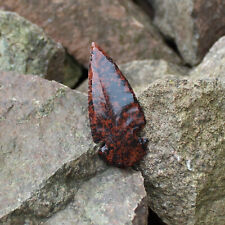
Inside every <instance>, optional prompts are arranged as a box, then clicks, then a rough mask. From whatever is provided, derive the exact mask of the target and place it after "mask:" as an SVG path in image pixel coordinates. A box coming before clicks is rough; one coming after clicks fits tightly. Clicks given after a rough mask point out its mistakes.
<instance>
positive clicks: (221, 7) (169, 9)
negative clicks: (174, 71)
mask: <svg viewBox="0 0 225 225" xmlns="http://www.w3.org/2000/svg"><path fill="white" fill-rule="evenodd" d="M142 1H148V2H150V3H151V4H152V6H153V9H154V24H155V25H156V26H157V27H158V28H159V29H160V31H161V32H162V33H163V34H164V35H165V36H166V37H167V38H169V39H172V40H174V42H175V43H176V45H177V47H178V50H179V52H180V54H181V56H182V57H183V59H184V60H185V61H186V62H187V63H189V64H191V65H195V64H197V63H199V62H200V60H201V59H202V58H203V56H204V55H205V54H206V53H207V52H208V49H209V48H210V47H211V46H212V45H213V44H214V42H215V41H216V40H217V39H218V38H220V37H221V36H223V35H224V34H225V1H223V0H211V1H204V0H185V1H180V0H170V1H168V0H142Z"/></svg>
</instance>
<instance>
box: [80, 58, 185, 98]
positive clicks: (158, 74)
mask: <svg viewBox="0 0 225 225" xmlns="http://www.w3.org/2000/svg"><path fill="white" fill-rule="evenodd" d="M119 68H120V70H121V71H122V72H123V74H124V76H125V77H126V78H127V80H128V81H129V83H130V85H131V87H132V88H133V90H134V92H135V93H136V94H137V95H138V94H140V93H141V92H143V91H144V90H145V89H146V88H147V87H148V85H149V84H151V83H152V82H154V81H156V80H158V79H166V78H174V77H176V78H182V77H183V76H184V75H186V74H188V69H187V68H186V67H181V66H178V65H175V64H172V63H169V62H166V61H164V60H135V61H132V62H129V63H125V64H122V65H120V66H119ZM77 90H78V91H80V92H84V93H87V90H88V81H87V80H85V81H84V82H83V83H82V84H81V85H80V86H79V87H78V88H77Z"/></svg>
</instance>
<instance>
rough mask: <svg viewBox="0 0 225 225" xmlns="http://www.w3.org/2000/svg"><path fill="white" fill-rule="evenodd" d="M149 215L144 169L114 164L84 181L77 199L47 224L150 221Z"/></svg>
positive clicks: (142, 223)
mask: <svg viewBox="0 0 225 225" xmlns="http://www.w3.org/2000/svg"><path fill="white" fill-rule="evenodd" d="M147 217H148V207H147V201H146V192H145V189H144V180H143V177H142V176H141V173H140V172H134V171H132V170H121V169H117V168H110V169H108V170H107V171H105V172H104V173H102V174H98V175H97V176H95V177H94V178H92V179H90V180H89V181H87V182H86V183H84V184H83V185H82V186H81V187H80V189H79V190H78V192H77V193H76V195H75V197H74V200H73V202H71V203H70V204H69V205H68V206H67V207H66V208H65V209H64V210H62V211H60V212H58V213H56V214H55V215H53V216H52V217H51V218H50V219H48V220H47V221H46V222H45V223H43V225H55V224H64V225H72V224H76V225H90V224H92V225H113V224H117V225H124V224H127V225H129V224H130V225H146V224H147V221H148V218H147Z"/></svg>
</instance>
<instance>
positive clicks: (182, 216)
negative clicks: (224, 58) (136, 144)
mask: <svg viewBox="0 0 225 225" xmlns="http://www.w3.org/2000/svg"><path fill="white" fill-rule="evenodd" d="M139 100H140V102H141V104H142V106H143V109H144V112H145V116H146V120H147V124H146V127H145V133H146V135H145V136H147V137H148V139H149V152H148V155H147V156H146V157H145V159H144V161H143V162H142V163H141V165H140V169H141V171H142V173H143V176H144V178H145V187H146V191H147V193H148V202H149V206H150V207H151V208H152V209H153V210H154V211H155V212H156V213H157V214H158V215H159V216H160V218H161V219H162V220H163V221H164V222H165V223H167V224H168V225H181V224H185V225H186V224H187V225H200V224H210V225H224V221H225V210H224V209H225V166H224V161H225V126H224V121H225V113H224V112H225V83H224V80H223V81H222V80H220V81H218V80H216V79H212V80H202V81H191V80H180V81H179V80H168V81H158V82H157V81H156V82H154V83H153V84H152V85H150V86H149V88H148V89H147V90H146V91H144V92H143V93H142V94H141V96H140V98H139Z"/></svg>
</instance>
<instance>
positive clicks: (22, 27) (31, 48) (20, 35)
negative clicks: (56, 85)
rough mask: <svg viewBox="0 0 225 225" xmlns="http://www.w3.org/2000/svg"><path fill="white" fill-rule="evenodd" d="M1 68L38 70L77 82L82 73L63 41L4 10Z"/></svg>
mask: <svg viewBox="0 0 225 225" xmlns="http://www.w3.org/2000/svg"><path fill="white" fill-rule="evenodd" d="M0 31H1V34H0V70H3V71H16V72H18V73H22V74H35V75H39V76H41V77H44V78H46V79H49V80H56V81H58V82H61V83H64V84H65V85H68V86H71V87H72V86H74V85H75V84H76V82H77V81H78V79H79V78H80V76H81V69H80V67H79V66H78V65H76V64H74V63H72V62H71V60H69V56H68V55H67V54H66V53H65V50H64V48H63V47H62V45H61V44H59V43H56V42H55V41H53V40H52V39H51V38H49V37H48V36H47V35H46V34H45V33H44V32H43V30H42V29H41V28H39V27H38V26H37V25H35V24H32V23H30V22H29V21H27V20H26V19H24V18H23V17H21V16H19V15H18V14H17V13H12V12H4V11H0Z"/></svg>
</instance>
